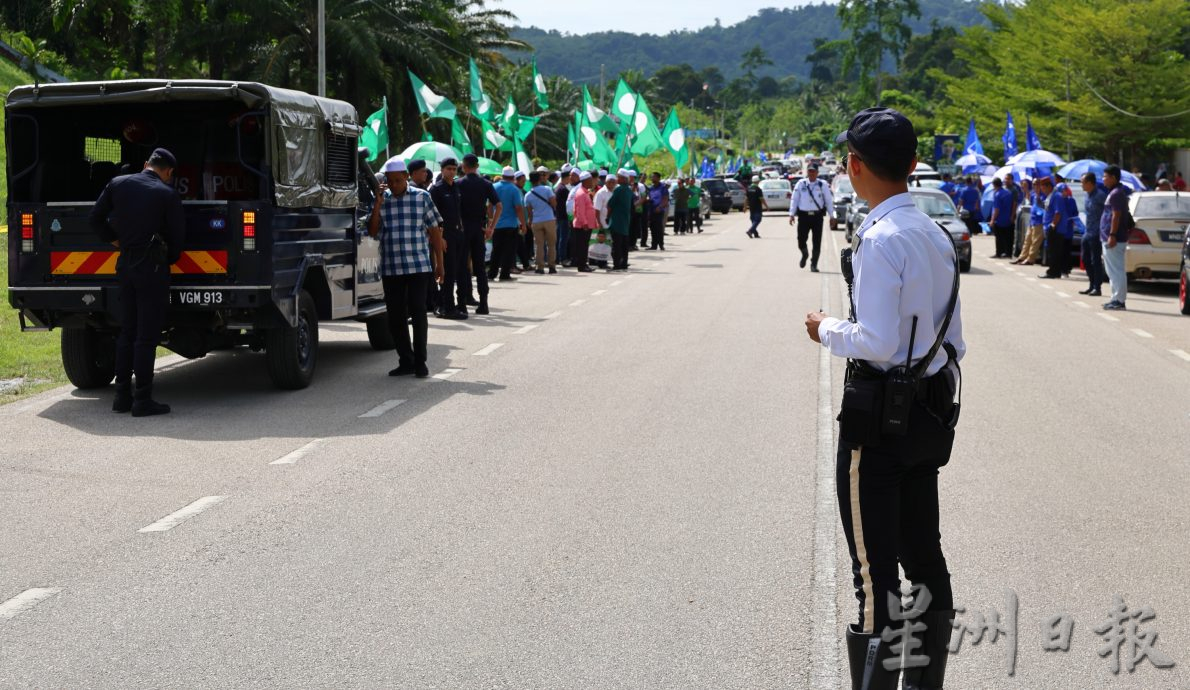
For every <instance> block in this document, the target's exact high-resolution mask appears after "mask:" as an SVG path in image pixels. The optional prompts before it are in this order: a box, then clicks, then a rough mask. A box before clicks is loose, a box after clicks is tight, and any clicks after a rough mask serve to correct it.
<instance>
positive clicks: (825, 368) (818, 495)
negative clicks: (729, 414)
mask: <svg viewBox="0 0 1190 690" xmlns="http://www.w3.org/2000/svg"><path fill="white" fill-rule="evenodd" d="M831 239H832V240H833V239H834V236H833V235H832V236H831ZM836 254H837V252H836ZM821 308H822V309H823V310H824V311H825V310H829V309H830V281H829V279H828V278H827V277H826V276H825V275H824V276H822V307H821ZM832 395H833V391H832V388H831V353H830V350H827V349H826V348H825V347H820V348H818V458H817V463H816V465H815V475H816V476H815V480H816V481H815V496H814V609H813V615H812V618H811V620H812V621H813V627H814V632H813V635H812V637H811V639H812V640H814V643H813V644H814V651H813V653H812V654H813V656H812V658H813V659H814V660H815V663H813V664H811V665H810V687H811V688H813V689H814V690H834V689H835V688H838V687H839V670H838V669H839V657H838V653H839V647H838V644H839V642H838V634H839V632H838V627H839V624H838V612H837V611H836V607H837V605H838V594H837V592H836V589H835V587H836V583H837V581H838V577H836V573H835V564H836V561H837V559H838V554H837V551H836V549H837V546H836V538H835V529H836V528H835V524H836V521H837V520H838V518H837V513H836V510H835V505H836V503H835V502H836V498H835V438H834V436H835V419H834V415H832V414H831V412H832V409H833V405H832V397H831V396H832Z"/></svg>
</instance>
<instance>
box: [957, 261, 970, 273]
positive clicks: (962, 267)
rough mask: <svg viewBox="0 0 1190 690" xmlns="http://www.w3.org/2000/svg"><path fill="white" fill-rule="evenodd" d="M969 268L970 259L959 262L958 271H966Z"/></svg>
mask: <svg viewBox="0 0 1190 690" xmlns="http://www.w3.org/2000/svg"><path fill="white" fill-rule="evenodd" d="M970 270H971V260H970V259H968V260H967V261H960V262H959V273H967V272H969V271H970Z"/></svg>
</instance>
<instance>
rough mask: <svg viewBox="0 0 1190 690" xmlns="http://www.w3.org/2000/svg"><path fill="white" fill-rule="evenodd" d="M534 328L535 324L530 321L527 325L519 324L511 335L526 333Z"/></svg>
mask: <svg viewBox="0 0 1190 690" xmlns="http://www.w3.org/2000/svg"><path fill="white" fill-rule="evenodd" d="M534 328H537V324H535V323H531V324H529V325H528V326H521V327H520V328H518V329H516V330H515V331H513V332H512V334H513V335H524V334H526V333H528V332H529V331H531V330H533V329H534Z"/></svg>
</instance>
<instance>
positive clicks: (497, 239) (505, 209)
mask: <svg viewBox="0 0 1190 690" xmlns="http://www.w3.org/2000/svg"><path fill="white" fill-rule="evenodd" d="M500 177H501V180H500V181H499V182H497V183H496V185H495V189H496V197H497V198H498V199H500V217H499V218H497V219H496V230H495V231H494V232H493V233H492V267H491V268H490V269H488V279H489V280H495V279H496V277H497V274H499V277H500V280H501V281H506V280H513V277H512V272H513V270H514V268H515V265H516V258H517V248H518V244H519V243H520V236H521V235H523V234H524V233H525V229H526V228H527V227H528V223H527V222H526V221H525V196H524V194H522V193H521V190H520V188H519V187H517V186H516V184H515V183H514V182H513V181H514V180H515V179H516V170H513V169H512V168H504V170H503V171H502V172H501V175H500ZM518 272H519V271H518Z"/></svg>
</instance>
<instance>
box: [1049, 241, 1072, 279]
mask: <svg viewBox="0 0 1190 690" xmlns="http://www.w3.org/2000/svg"><path fill="white" fill-rule="evenodd" d="M1045 255H1046V259H1048V260H1049V270H1047V271H1046V272H1045V273H1046V275H1051V276H1054V277H1057V278H1060V277H1062V276H1063V275H1065V274H1067V273H1070V240H1069V239H1067V238H1066V237H1064V236H1062V234H1061V233H1059V232H1058V231H1057V230H1048V231H1046V233H1045Z"/></svg>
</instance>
